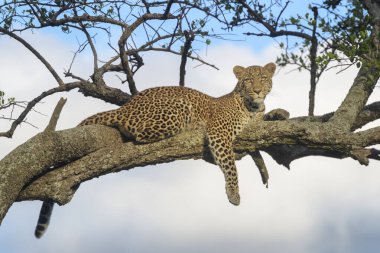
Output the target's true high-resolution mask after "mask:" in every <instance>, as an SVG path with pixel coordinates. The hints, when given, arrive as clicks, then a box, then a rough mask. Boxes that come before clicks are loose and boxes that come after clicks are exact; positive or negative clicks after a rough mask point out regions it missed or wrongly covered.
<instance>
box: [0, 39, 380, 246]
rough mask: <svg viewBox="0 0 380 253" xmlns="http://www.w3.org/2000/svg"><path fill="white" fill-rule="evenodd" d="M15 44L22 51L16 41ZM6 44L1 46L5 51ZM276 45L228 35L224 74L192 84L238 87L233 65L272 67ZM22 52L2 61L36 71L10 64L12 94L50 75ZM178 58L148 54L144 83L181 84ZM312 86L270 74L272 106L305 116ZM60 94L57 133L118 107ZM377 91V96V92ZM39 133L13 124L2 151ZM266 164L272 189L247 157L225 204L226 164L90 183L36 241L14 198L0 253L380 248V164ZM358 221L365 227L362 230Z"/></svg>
mask: <svg viewBox="0 0 380 253" xmlns="http://www.w3.org/2000/svg"><path fill="white" fill-rule="evenodd" d="M46 39H48V40H50V41H54V43H53V45H54V47H56V46H57V45H59V46H60V47H62V48H65V49H67V50H69V49H70V47H68V46H67V45H66V46H65V44H63V43H62V45H60V44H59V43H60V42H59V41H57V40H54V39H53V38H44V40H46ZM9 45H10V48H13V47H14V46H13V43H10V44H9ZM54 47H53V46H52V48H50V49H48V48H47V49H45V50H46V53H49V52H50V51H54V52H55V54H54V57H51V58H54V59H59V61H58V62H57V63H56V65H58V66H59V67H58V69H61V66H64V65H65V64H67V60H68V58H67V55H66V53H67V52H65V51H64V50H59V51H56V50H54ZM6 51H7V50H4V48H3V47H0V54H1V55H3V53H6ZM276 53H277V51H276V50H275V49H273V47H270V46H269V47H268V49H267V50H265V51H263V53H261V54H259V55H257V54H254V53H252V51H251V50H250V49H249V48H248V47H243V46H235V45H230V44H228V43H226V44H222V45H216V46H212V47H210V48H209V49H208V52H207V59H208V60H209V61H210V62H211V63H215V64H217V66H218V67H220V70H219V71H216V70H213V69H211V68H209V67H206V66H201V67H198V68H195V69H193V68H188V70H187V76H186V77H187V79H186V80H187V84H188V86H190V87H193V88H196V89H199V90H202V91H204V92H206V93H208V94H211V95H213V96H220V95H222V94H225V93H226V92H229V91H231V90H232V89H233V87H234V85H235V83H236V80H235V77H234V76H233V73H232V67H233V66H234V65H237V64H239V65H243V66H248V65H256V64H265V63H267V62H270V61H274V59H275V56H276ZM24 55H25V52H18V51H13V54H12V55H11V54H10V55H8V56H7V58H6V59H7V61H8V66H11V65H12V64H11V63H12V62H14V63H15V64H16V65H17V66H18V67H17V68H18V69H20V71H23V70H25V71H30V72H28V73H29V74H28V75H17V76H14V75H13V74H12V72H11V71H7V72H4V73H5V74H4V78H3V79H2V80H6V81H7V83H11V82H12V86H9V85H7V86H0V89H2V88H3V87H6V91H8V90H9V91H10V94H15V95H16V96H17V97H22V99H27V100H30V99H31V98H33V97H34V96H35V95H36V94H39V93H40V92H41V91H43V90H44V89H46V87H52V85H53V83H52V82H51V78H50V77H49V76H48V74H46V71H45V70H44V69H43V68H42V67H41V66H38V65H35V64H30V63H29V61H31V59H30V58H27V59H25V60H22V61H20V60H19V59H20V57H21V56H24ZM25 57H26V56H25ZM84 61H85V60H84ZM89 62H90V61H89ZM178 62H179V58H178V57H171V56H163V55H162V54H155V55H152V56H149V60H148V59H147V60H146V66H145V68H144V69H143V71H142V72H140V73H139V74H138V75H137V78H136V80H137V82H138V84H139V87H140V88H146V87H150V86H158V85H173V84H174V85H175V84H176V83H177V82H178ZM191 64H192V66H194V65H197V63H191ZM80 65H81V64H79V66H80ZM30 68H32V69H30ZM62 68H63V67H62ZM79 69H80V68H79ZM354 74H355V73H352V72H346V73H344V74H341V75H339V76H336V75H335V74H334V73H333V72H331V73H329V74H327V75H326V76H325V78H324V79H322V80H321V83H320V86H319V88H318V90H317V94H318V96H319V99H318V100H317V112H319V113H324V112H328V111H332V110H334V109H335V108H336V107H337V106H338V105H339V103H340V101H341V100H342V99H343V97H344V95H345V93H346V92H347V89H348V88H349V85H350V84H351V83H352V80H353V76H354ZM111 80H117V79H112V78H111ZM307 82H308V78H307V75H305V74H303V73H301V74H300V73H297V72H291V73H288V74H287V71H286V70H282V71H280V72H279V73H278V74H276V76H275V78H274V91H273V93H272V95H271V96H270V97H269V98H268V101H267V107H268V109H272V108H276V107H282V108H285V109H287V110H289V111H290V112H291V115H292V116H296V115H304V114H305V113H306V111H307V109H306V108H307V107H306V106H307V100H306V99H305V98H306V97H307V92H308V87H307ZM116 83H117V81H115V84H116ZM0 84H3V83H1V81H0ZM32 91H33V92H32ZM377 93H378V92H377ZM59 96H61V94H60V95H55V96H53V97H52V98H48V99H45V103H44V104H42V105H40V106H39V110H41V111H43V112H44V113H46V114H50V112H51V110H52V107H53V106H54V105H55V102H56V101H57V100H58V97H59ZM63 96H65V97H68V102H67V104H66V106H65V108H64V110H63V114H62V117H61V119H60V122H59V128H60V129H64V128H68V127H73V126H75V125H76V124H77V123H78V122H79V121H80V120H81V119H82V118H84V117H86V116H88V115H90V114H93V113H95V112H97V111H102V110H107V109H109V108H111V107H112V106H111V105H108V104H105V103H100V102H99V101H98V100H95V99H88V98H83V96H82V95H80V94H77V93H76V92H70V93H67V94H64V95H63ZM371 99H374V100H376V99H377V100H378V94H374V95H373V98H371ZM30 120H31V121H32V122H34V123H35V124H37V125H38V126H39V127H40V128H41V129H43V128H44V126H45V125H46V122H47V120H48V116H47V117H41V116H39V115H36V114H32V115H31V116H30ZM1 127H2V128H1V130H4V129H3V126H1ZM6 128H7V127H5V129H6ZM38 131H40V130H38ZM38 131H36V130H34V129H31V128H30V127H28V126H26V125H24V126H23V127H22V128H19V129H17V131H16V135H15V138H14V139H12V140H7V139H1V150H0V157H3V156H4V155H5V154H6V153H7V152H9V151H10V150H12V148H13V147H15V146H16V145H18V144H19V143H21V142H23V141H25V140H26V139H27V138H29V136H31V135H34V134H36V133H37V132H38ZM265 160H266V161H267V166H268V168H269V170H270V176H271V179H270V187H269V189H266V188H265V187H264V186H263V185H262V183H261V180H260V177H259V173H258V172H257V169H256V168H255V165H254V163H253V161H251V160H250V159H249V158H244V159H243V160H242V161H239V162H238V163H237V166H238V168H239V177H240V188H241V197H242V203H241V206H239V207H235V206H231V205H230V204H229V203H228V201H227V198H226V196H225V193H224V182H223V176H222V173H221V172H220V169H219V168H218V167H216V166H213V165H209V164H207V163H205V162H203V161H177V162H174V163H170V164H163V165H157V166H149V167H144V168H136V169H134V170H131V171H127V172H121V173H117V174H112V175H108V176H104V177H101V178H100V179H95V180H92V181H91V182H86V183H85V184H83V185H82V186H81V187H80V188H79V190H78V192H77V194H76V195H75V197H74V199H73V200H72V202H71V203H69V204H68V205H66V206H64V207H56V208H55V210H54V213H53V218H52V222H51V226H50V228H49V230H48V232H47V234H46V235H45V236H44V237H43V238H42V239H41V240H35V239H34V237H33V229H34V225H35V223H36V220H37V215H38V212H39V210H38V209H39V203H37V202H32V203H26V202H22V203H17V204H15V205H14V206H13V207H12V208H11V209H10V210H9V212H8V214H7V217H6V218H5V220H4V222H3V224H2V227H1V229H0V251H1V252H9V253H13V252H26V251H28V252H42V253H43V252H51V251H54V252H58V253H59V252H74V253H75V252H93V253H96V252H104V251H109V252H123V251H124V252H125V251H130V252H153V251H154V252H231V251H234V252H268V253H269V252H279V251H281V252H312V253H313V252H358V251H360V249H364V247H366V246H365V245H371V247H370V248H365V249H366V251H363V252H375V251H374V249H377V248H378V247H379V246H380V243H378V241H377V238H376V236H375V235H378V234H379V229H378V227H380V226H379V224H378V222H376V221H377V220H379V218H380V217H379V213H380V203H379V202H378V201H376V200H377V197H378V194H379V192H380V185H379V184H378V178H379V176H380V175H379V174H380V172H379V170H378V169H377V168H376V165H377V164H376V163H372V164H371V165H370V166H368V167H362V166H359V165H358V164H357V163H356V162H353V161H352V160H349V159H345V160H336V159H327V158H315V157H313V158H307V159H302V160H299V161H295V162H294V163H293V164H292V165H291V167H292V170H291V171H290V172H289V171H287V170H286V169H285V168H283V167H280V166H278V165H276V164H275V163H274V161H272V160H271V159H270V157H268V156H265ZM362 221H363V222H364V224H365V226H364V225H363V226H360V224H361V222H362ZM358 224H359V225H358ZM20 241H22V242H23V243H22V244H21V243H19V242H20ZM356 250H357V251H356Z"/></svg>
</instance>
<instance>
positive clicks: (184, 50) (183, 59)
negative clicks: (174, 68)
mask: <svg viewBox="0 0 380 253" xmlns="http://www.w3.org/2000/svg"><path fill="white" fill-rule="evenodd" d="M184 34H185V39H186V41H185V44H184V45H183V48H182V55H181V65H180V67H179V86H185V75H186V62H187V56H188V54H189V50H190V48H191V43H192V42H193V40H194V38H195V35H194V33H191V32H188V31H184Z"/></svg>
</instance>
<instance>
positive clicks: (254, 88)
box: [253, 87, 261, 93]
mask: <svg viewBox="0 0 380 253" xmlns="http://www.w3.org/2000/svg"><path fill="white" fill-rule="evenodd" d="M253 91H254V92H256V93H260V92H261V88H260V87H253Z"/></svg>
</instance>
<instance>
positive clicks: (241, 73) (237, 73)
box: [233, 66, 245, 79]
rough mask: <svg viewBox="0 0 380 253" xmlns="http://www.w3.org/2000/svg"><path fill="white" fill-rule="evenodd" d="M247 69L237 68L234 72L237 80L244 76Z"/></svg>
mask: <svg viewBox="0 0 380 253" xmlns="http://www.w3.org/2000/svg"><path fill="white" fill-rule="evenodd" d="M244 70H245V68H244V67H242V66H235V67H234V69H233V71H234V74H235V76H236V78H237V79H240V78H241V77H242V76H243V73H244Z"/></svg>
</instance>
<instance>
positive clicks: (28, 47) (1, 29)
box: [0, 27, 63, 85]
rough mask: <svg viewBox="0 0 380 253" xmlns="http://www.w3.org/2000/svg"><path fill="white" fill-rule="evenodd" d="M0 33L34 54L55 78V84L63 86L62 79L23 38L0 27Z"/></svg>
mask: <svg viewBox="0 0 380 253" xmlns="http://www.w3.org/2000/svg"><path fill="white" fill-rule="evenodd" d="M0 32H2V33H4V34H6V35H8V36H9V37H11V38H13V39H15V40H17V41H18V42H20V43H21V44H22V45H23V46H25V47H26V48H27V49H28V50H29V51H30V52H32V54H34V55H35V56H36V57H37V59H38V60H40V61H41V62H42V64H44V65H45V67H46V68H47V69H48V70H49V72H50V73H51V74H52V75H53V77H54V78H55V80H56V81H57V83H58V84H59V85H63V81H62V79H61V78H60V77H59V75H58V74H57V72H55V70H54V68H53V67H52V66H51V65H50V63H49V62H48V61H47V60H46V59H45V58H44V57H43V56H42V55H41V54H40V53H39V52H38V51H37V50H36V49H34V47H32V46H31V45H30V44H29V43H28V42H26V41H25V40H24V39H23V38H21V37H20V36H18V35H16V34H14V33H12V32H9V31H7V30H6V29H4V28H2V27H0Z"/></svg>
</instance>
